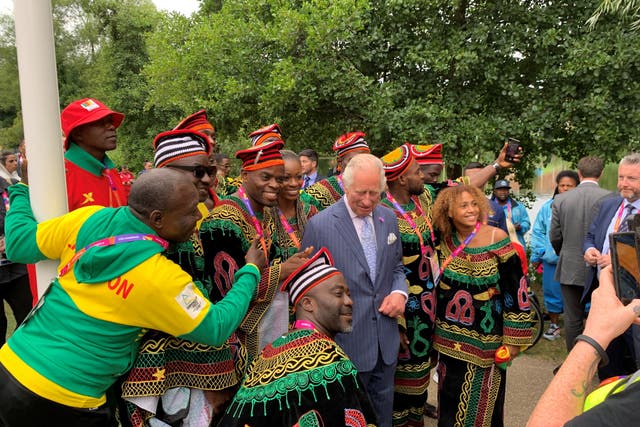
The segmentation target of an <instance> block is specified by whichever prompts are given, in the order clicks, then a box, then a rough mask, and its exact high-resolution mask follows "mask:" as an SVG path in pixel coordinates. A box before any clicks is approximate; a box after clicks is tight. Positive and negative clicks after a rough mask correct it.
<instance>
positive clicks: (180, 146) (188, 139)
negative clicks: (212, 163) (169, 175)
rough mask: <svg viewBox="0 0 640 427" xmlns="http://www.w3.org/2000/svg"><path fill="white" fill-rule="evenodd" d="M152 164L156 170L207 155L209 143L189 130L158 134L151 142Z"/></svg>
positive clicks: (204, 136)
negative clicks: (168, 164)
mask: <svg viewBox="0 0 640 427" xmlns="http://www.w3.org/2000/svg"><path fill="white" fill-rule="evenodd" d="M153 150H154V154H153V164H154V165H155V167H157V168H161V167H163V166H166V164H167V163H170V162H173V161H174V160H178V159H183V158H185V157H191V156H197V155H198V154H205V155H209V153H211V143H210V142H209V138H207V136H206V135H204V134H202V133H200V132H195V131H193V130H189V129H179V130H170V131H167V132H162V133H159V134H158V135H157V136H156V137H155V139H154V140H153Z"/></svg>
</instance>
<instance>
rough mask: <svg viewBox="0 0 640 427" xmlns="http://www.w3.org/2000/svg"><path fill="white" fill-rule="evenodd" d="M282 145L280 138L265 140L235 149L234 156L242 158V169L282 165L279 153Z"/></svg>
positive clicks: (249, 169) (251, 169) (282, 161)
mask: <svg viewBox="0 0 640 427" xmlns="http://www.w3.org/2000/svg"><path fill="white" fill-rule="evenodd" d="M283 146H284V142H282V140H281V139H272V140H267V141H265V142H263V143H262V144H261V145H254V146H252V147H249V148H247V149H245V150H239V151H236V158H237V159H240V160H242V169H243V170H248V171H253V170H258V169H264V168H270V167H271V166H277V165H284V160H282V154H280V149H282V147H283Z"/></svg>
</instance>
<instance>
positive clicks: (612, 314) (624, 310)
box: [583, 266, 640, 348]
mask: <svg viewBox="0 0 640 427" xmlns="http://www.w3.org/2000/svg"><path fill="white" fill-rule="evenodd" d="M638 316H640V299H634V300H632V301H631V302H630V303H629V304H627V305H626V306H625V305H623V304H622V302H620V299H618V296H617V295H616V291H615V289H614V287H613V269H612V268H611V266H608V267H606V268H603V269H602V270H601V271H600V286H598V289H596V290H595V291H593V295H592V296H591V309H590V310H589V317H587V322H586V324H585V327H584V332H583V333H584V334H585V335H587V336H590V337H591V338H593V339H594V340H596V341H597V342H598V344H600V345H601V346H602V348H607V346H608V345H609V343H611V341H612V340H613V339H614V338H615V337H617V336H619V335H622V334H623V333H624V331H626V330H627V328H629V326H630V325H631V324H632V323H635V324H637V325H640V318H639V317H638Z"/></svg>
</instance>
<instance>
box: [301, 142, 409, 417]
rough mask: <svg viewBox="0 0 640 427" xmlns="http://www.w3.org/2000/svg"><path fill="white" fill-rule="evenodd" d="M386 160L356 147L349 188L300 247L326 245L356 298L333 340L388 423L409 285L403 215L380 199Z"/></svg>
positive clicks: (347, 181)
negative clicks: (347, 330)
mask: <svg viewBox="0 0 640 427" xmlns="http://www.w3.org/2000/svg"><path fill="white" fill-rule="evenodd" d="M385 182H386V180H385V175H384V171H383V167H382V162H381V161H380V159H378V158H377V157H375V156H373V155H371V154H358V155H357V156H355V157H354V158H353V159H351V161H350V162H349V164H348V165H347V167H346V169H345V171H344V174H343V184H344V190H345V195H344V197H343V198H342V199H340V200H339V201H338V202H337V203H335V204H334V205H332V206H330V207H329V208H327V209H325V210H324V211H322V212H320V213H319V214H317V215H316V216H314V217H313V218H311V220H310V221H309V223H308V224H307V226H306V228H305V232H304V236H303V239H302V247H308V246H313V247H315V248H321V247H323V246H324V247H326V248H327V249H329V251H330V252H331V253H332V255H333V258H334V262H335V266H336V268H338V270H340V271H341V272H342V274H343V275H344V277H345V279H346V281H347V285H348V286H349V291H350V293H351V299H352V300H353V332H352V333H351V334H338V335H337V336H336V341H337V342H338V343H339V344H340V346H341V347H342V348H343V349H344V350H345V351H346V353H347V355H348V356H349V358H351V360H352V361H353V362H354V364H355V366H356V368H357V369H358V372H359V373H360V376H361V378H362V380H363V382H364V384H365V386H366V388H367V392H368V393H369V396H370V398H371V401H372V403H373V405H374V407H375V410H376V413H377V415H378V425H379V426H391V416H392V411H393V376H394V371H395V367H396V362H397V357H398V349H399V346H400V338H399V332H398V323H397V317H398V316H400V315H401V314H402V313H403V312H404V306H405V303H406V299H407V284H406V281H405V275H404V269H403V265H402V246H401V242H400V233H399V231H398V221H397V219H396V215H395V214H394V213H393V211H392V210H391V209H388V208H386V207H384V206H382V205H380V204H379V202H380V195H381V193H382V191H383V190H384V187H385Z"/></svg>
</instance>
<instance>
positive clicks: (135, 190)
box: [129, 168, 198, 216]
mask: <svg viewBox="0 0 640 427" xmlns="http://www.w3.org/2000/svg"><path fill="white" fill-rule="evenodd" d="M183 187H190V189H189V190H188V191H187V190H186V189H183ZM185 192H186V193H187V194H192V193H193V194H195V195H196V198H197V197H198V195H197V191H196V190H195V188H194V187H193V183H191V181H190V179H189V178H188V177H187V176H186V175H185V174H182V173H180V172H179V171H177V170H173V169H169V168H164V169H162V168H161V169H150V170H148V171H147V172H145V173H143V174H142V175H140V177H139V178H138V179H136V180H135V181H134V183H133V185H132V186H131V193H130V194H129V206H130V207H131V209H133V210H134V211H136V212H138V213H139V214H141V215H142V216H147V215H148V214H149V213H151V211H154V210H160V211H165V210H167V209H170V208H171V207H172V206H174V205H175V203H176V199H178V198H180V196H181V194H182V193H185Z"/></svg>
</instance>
